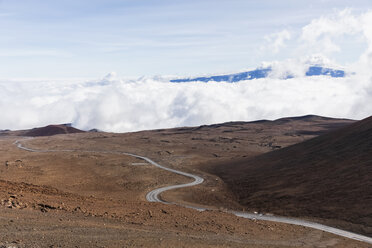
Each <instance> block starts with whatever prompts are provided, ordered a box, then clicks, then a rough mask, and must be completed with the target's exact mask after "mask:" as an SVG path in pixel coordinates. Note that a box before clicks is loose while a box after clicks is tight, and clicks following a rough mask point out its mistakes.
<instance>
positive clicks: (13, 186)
mask: <svg viewBox="0 0 372 248" xmlns="http://www.w3.org/2000/svg"><path fill="white" fill-rule="evenodd" d="M351 123H354V121H351V120H343V119H331V118H324V117H318V116H305V117H299V118H284V119H280V120H277V121H258V122H253V123H252V122H251V123H246V122H233V123H224V124H218V125H211V126H201V127H191V128H176V129H167V130H152V131H142V132H135V133H125V134H114V133H102V132H94V133H92V132H87V133H73V134H63V135H53V136H43V135H40V137H36V138H32V139H29V138H23V137H20V136H19V135H21V136H23V135H24V133H22V132H11V131H6V133H5V134H4V133H2V135H1V138H0V219H1V223H0V247H2V246H3V247H71V246H76V247H141V246H142V247H368V244H364V243H361V242H358V241H353V240H349V239H346V238H342V237H338V236H335V235H331V234H327V233H324V232H321V231H317V230H313V229H309V228H304V227H298V226H293V225H286V224H278V223H272V222H265V221H257V220H248V219H242V218H238V217H235V216H233V215H231V214H227V213H224V212H223V211H221V210H223V209H226V208H229V209H240V210H242V209H244V208H246V206H245V205H244V204H241V202H239V201H238V200H239V198H237V195H236V194H235V193H232V191H231V188H230V187H228V185H227V184H226V183H225V182H224V181H223V180H221V178H220V177H219V176H217V175H216V174H213V173H211V170H212V168H215V167H214V166H215V165H216V164H219V163H223V162H226V161H232V160H235V159H246V158H247V159H248V158H253V157H254V156H257V155H260V154H264V153H266V152H269V151H276V150H278V151H280V150H282V148H284V147H288V146H290V145H292V144H295V143H299V142H301V141H303V140H308V139H310V138H313V137H316V136H318V135H319V134H324V133H328V132H330V131H332V130H335V129H338V128H340V127H343V126H347V125H350V124H351ZM46 130H49V129H48V128H47V129H46ZM16 140H21V142H22V144H24V145H25V146H27V147H31V148H34V149H53V150H56V151H54V152H41V153H32V152H27V151H24V150H20V149H18V148H17V146H16V145H15V144H14V142H15V141H16ZM63 149H70V150H74V151H73V152H63V151H61V152H58V150H63ZM108 151H110V152H112V151H119V152H131V153H135V154H139V155H144V156H147V157H150V158H151V159H153V160H155V161H157V162H159V163H161V164H162V165H164V166H167V167H171V168H177V169H180V170H182V171H187V172H192V173H193V174H198V175H201V176H202V177H203V178H205V179H206V181H205V183H203V184H202V185H199V186H197V187H193V188H185V189H180V190H174V191H171V192H166V193H164V194H163V195H162V196H161V197H162V198H163V199H167V200H171V201H174V202H187V203H188V204H191V205H192V204H194V205H198V206H200V205H202V206H209V207H211V208H212V209H215V210H212V211H204V212H199V211H196V210H193V209H187V208H183V207H179V206H175V205H164V204H161V203H149V202H147V201H146V200H145V195H146V193H147V192H149V191H151V190H152V189H155V188H157V187H161V186H164V185H173V184H179V183H185V182H188V181H189V179H188V178H185V177H183V176H179V175H175V174H173V173H170V172H166V171H163V170H160V169H158V168H156V167H153V166H151V165H150V164H147V163H146V162H145V161H143V160H140V159H137V158H133V157H129V156H125V155H122V154H118V153H107V152H108ZM227 182H228V181H227Z"/></svg>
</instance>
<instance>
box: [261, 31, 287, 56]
mask: <svg viewBox="0 0 372 248" xmlns="http://www.w3.org/2000/svg"><path fill="white" fill-rule="evenodd" d="M291 38H292V35H291V33H290V32H289V31H288V30H287V29H284V30H282V31H280V32H276V33H273V34H270V35H266V36H265V37H264V39H265V41H266V44H265V45H264V46H262V47H261V50H265V51H266V50H270V51H272V52H273V53H278V52H279V50H280V49H281V48H283V47H285V42H286V41H287V40H290V39H291Z"/></svg>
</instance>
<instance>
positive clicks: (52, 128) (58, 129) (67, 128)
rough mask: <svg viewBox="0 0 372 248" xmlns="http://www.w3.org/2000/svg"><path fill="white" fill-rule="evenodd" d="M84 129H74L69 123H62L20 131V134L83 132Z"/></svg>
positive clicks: (32, 135) (47, 134) (42, 134)
mask: <svg viewBox="0 0 372 248" xmlns="http://www.w3.org/2000/svg"><path fill="white" fill-rule="evenodd" d="M83 132H84V131H82V130H79V129H76V128H74V127H72V126H71V124H62V125H49V126H46V127H39V128H33V129H31V130H26V131H25V132H23V133H21V135H22V136H31V137H37V136H51V135H56V134H69V133H83Z"/></svg>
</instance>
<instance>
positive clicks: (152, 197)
mask: <svg viewBox="0 0 372 248" xmlns="http://www.w3.org/2000/svg"><path fill="white" fill-rule="evenodd" d="M14 144H15V145H17V147H18V148H19V149H22V150H25V151H29V152H97V153H110V154H122V155H127V156H132V157H135V158H139V159H142V160H144V161H146V162H148V163H150V164H152V165H154V166H156V167H158V168H160V169H162V170H166V171H169V172H173V173H175V174H178V175H182V176H186V177H189V178H192V179H194V181H193V182H191V183H186V184H178V185H171V186H166V187H162V188H158V189H154V190H152V191H150V192H149V193H147V195H146V200H147V201H149V202H161V203H164V204H176V205H179V206H182V207H187V208H193V209H196V210H199V211H204V210H212V209H209V208H200V207H195V206H190V205H184V204H178V203H174V202H167V201H164V200H162V199H161V198H160V194H161V193H163V192H164V191H167V190H172V189H179V188H184V187H191V186H195V185H198V184H201V183H203V182H204V179H203V178H202V177H200V176H197V175H193V174H190V173H186V172H183V171H179V170H175V169H171V168H167V167H164V166H162V165H160V164H158V163H156V162H154V161H153V160H151V159H149V158H147V157H144V156H139V155H136V154H132V153H126V152H119V151H92V150H88V151H82V150H36V149H32V148H28V147H25V146H23V145H22V143H21V142H20V140H17V141H15V142H14ZM227 212H228V213H231V214H234V215H235V216H238V217H242V218H247V219H253V220H265V221H272V222H280V223H286V224H292V225H298V226H304V227H309V228H313V229H317V230H321V231H324V232H328V233H332V234H336V235H338V236H342V237H345V238H349V239H354V240H358V241H362V242H366V243H369V244H372V238H370V237H367V236H364V235H360V234H356V233H352V232H348V231H344V230H341V229H338V228H334V227H330V226H326V225H323V224H319V223H315V222H310V221H306V220H300V219H296V218H289V217H281V216H272V215H263V214H255V213H247V212H239V211H227Z"/></svg>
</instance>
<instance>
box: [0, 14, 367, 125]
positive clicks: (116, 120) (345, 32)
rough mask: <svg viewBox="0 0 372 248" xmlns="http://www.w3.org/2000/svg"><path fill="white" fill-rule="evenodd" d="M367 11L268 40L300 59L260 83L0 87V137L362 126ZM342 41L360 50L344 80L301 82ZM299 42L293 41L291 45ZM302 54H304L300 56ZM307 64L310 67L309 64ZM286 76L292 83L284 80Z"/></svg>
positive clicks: (146, 81)
mask: <svg viewBox="0 0 372 248" xmlns="http://www.w3.org/2000/svg"><path fill="white" fill-rule="evenodd" d="M370 23H372V11H368V12H365V13H362V14H360V15H353V14H352V13H351V12H350V11H348V10H346V11H342V12H340V13H337V14H335V15H331V16H329V17H321V18H319V19H316V20H313V21H312V22H311V23H310V24H308V25H306V26H305V27H303V28H302V30H301V31H300V32H299V33H298V34H297V35H295V34H293V35H292V33H293V31H291V32H289V31H283V32H277V33H275V34H273V35H269V36H266V41H268V42H271V43H272V44H271V46H267V47H268V48H269V49H273V51H274V52H278V51H279V50H280V49H282V48H285V47H288V46H287V44H286V42H291V39H297V40H296V42H298V45H297V47H296V48H295V49H294V50H296V51H301V50H303V49H306V51H307V52H306V53H303V54H304V55H308V56H306V57H301V56H300V57H297V58H294V59H289V60H287V61H284V62H275V63H271V65H272V67H273V73H272V75H270V77H268V78H265V79H258V80H251V81H243V82H239V83H235V84H230V83H224V82H222V83H221V82H220V83H211V82H209V83H200V82H194V83H183V84H174V83H169V82H168V80H166V79H163V78H161V77H158V78H140V79H137V80H129V79H119V78H116V77H115V75H113V74H110V75H109V76H107V77H105V78H103V79H101V80H96V81H85V82H81V81H80V82H79V81H74V80H70V81H42V80H38V81H27V80H26V81H19V80H11V81H9V80H3V81H0V109H1V114H2V115H1V118H0V129H23V128H32V127H36V126H43V125H47V124H51V123H73V125H74V126H76V127H78V128H81V129H85V130H88V129H91V128H98V129H101V130H104V131H113V132H126V131H135V130H143V129H155V128H169V127H176V126H194V125H201V124H211V123H219V122H226V121H251V120H257V119H275V118H280V117H284V116H297V115H305V114H317V115H323V116H331V117H346V118H354V119H361V118H364V117H367V116H369V115H371V113H372V104H371V103H372V101H371V99H372V73H371V69H370V68H372V31H371V29H370V25H369V24H370ZM344 36H353V37H356V38H357V39H358V40H359V41H361V42H364V43H365V45H366V49H365V50H364V51H363V53H362V54H360V58H359V59H358V61H356V62H355V63H353V64H351V65H349V66H347V68H346V70H347V71H352V72H355V74H349V75H348V76H347V77H346V78H330V77H326V76H318V77H304V76H303V75H304V68H305V67H304V65H305V64H307V63H309V60H310V62H312V63H320V62H321V63H324V62H325V61H326V63H331V62H330V61H327V59H325V58H326V56H325V55H328V56H331V57H332V54H333V53H336V52H342V51H343V49H342V46H341V45H339V44H338V41H339V40H342V37H344ZM296 37H297V38H296ZM301 54H302V53H301ZM309 58H310V59H309ZM288 72H291V73H292V74H293V75H296V77H295V78H293V79H288V80H282V79H281V78H283V75H285V74H287V73H288Z"/></svg>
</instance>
